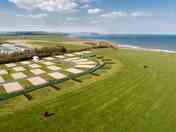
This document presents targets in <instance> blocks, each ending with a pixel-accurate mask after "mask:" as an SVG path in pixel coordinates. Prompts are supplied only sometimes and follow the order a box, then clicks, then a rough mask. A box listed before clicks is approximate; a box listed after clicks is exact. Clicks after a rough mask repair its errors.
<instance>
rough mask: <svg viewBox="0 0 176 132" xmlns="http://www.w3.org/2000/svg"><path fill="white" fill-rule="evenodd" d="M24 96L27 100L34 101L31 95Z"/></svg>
mask: <svg viewBox="0 0 176 132" xmlns="http://www.w3.org/2000/svg"><path fill="white" fill-rule="evenodd" d="M24 96H25V97H26V98H27V100H29V101H30V100H32V99H33V97H32V96H31V95H30V94H29V93H25V94H24Z"/></svg>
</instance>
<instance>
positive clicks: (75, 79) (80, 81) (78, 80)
mask: <svg viewBox="0 0 176 132" xmlns="http://www.w3.org/2000/svg"><path fill="white" fill-rule="evenodd" d="M72 80H73V81H75V82H78V83H82V82H83V81H82V80H80V79H77V78H72Z"/></svg>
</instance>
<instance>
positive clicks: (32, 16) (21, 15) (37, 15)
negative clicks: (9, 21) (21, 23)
mask: <svg viewBox="0 0 176 132" xmlns="http://www.w3.org/2000/svg"><path fill="white" fill-rule="evenodd" d="M16 16H17V17H25V18H34V19H40V18H45V17H47V16H48V14H46V13H40V14H28V15H24V14H17V15H16Z"/></svg>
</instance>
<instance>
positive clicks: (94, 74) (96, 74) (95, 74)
mask: <svg viewBox="0 0 176 132" xmlns="http://www.w3.org/2000/svg"><path fill="white" fill-rule="evenodd" d="M90 74H91V75H93V76H100V74H98V73H90Z"/></svg>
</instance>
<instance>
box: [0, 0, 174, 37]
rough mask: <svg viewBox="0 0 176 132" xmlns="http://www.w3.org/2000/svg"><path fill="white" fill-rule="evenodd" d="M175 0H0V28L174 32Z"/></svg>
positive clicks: (105, 31) (20, 29) (128, 32)
mask: <svg viewBox="0 0 176 132" xmlns="http://www.w3.org/2000/svg"><path fill="white" fill-rule="evenodd" d="M175 5H176V1H175V0H0V31H30V30H31V31H33V30H40V31H50V32H100V33H127V34H131V33H135V34H150V33H153V34H154V33H155V34H176V14H175V12H176V8H175Z"/></svg>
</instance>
